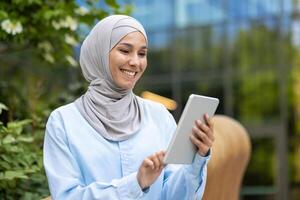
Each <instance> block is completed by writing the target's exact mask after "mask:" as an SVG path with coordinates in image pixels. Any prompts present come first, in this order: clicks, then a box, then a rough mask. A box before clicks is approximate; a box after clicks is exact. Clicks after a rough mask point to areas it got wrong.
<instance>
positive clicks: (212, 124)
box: [204, 113, 214, 129]
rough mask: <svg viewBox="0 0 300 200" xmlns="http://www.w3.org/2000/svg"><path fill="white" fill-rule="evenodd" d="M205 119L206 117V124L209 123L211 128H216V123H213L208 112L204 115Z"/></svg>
mask: <svg viewBox="0 0 300 200" xmlns="http://www.w3.org/2000/svg"><path fill="white" fill-rule="evenodd" d="M204 119H205V122H206V124H207V125H208V126H209V127H210V128H211V129H213V128H214V123H213V121H212V119H211V118H210V117H209V116H208V114H207V113H206V114H205V115H204Z"/></svg>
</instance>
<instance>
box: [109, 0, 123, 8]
mask: <svg viewBox="0 0 300 200" xmlns="http://www.w3.org/2000/svg"><path fill="white" fill-rule="evenodd" d="M105 3H106V4H108V5H109V6H110V7H113V8H119V7H120V6H119V5H118V4H117V2H116V0H105Z"/></svg>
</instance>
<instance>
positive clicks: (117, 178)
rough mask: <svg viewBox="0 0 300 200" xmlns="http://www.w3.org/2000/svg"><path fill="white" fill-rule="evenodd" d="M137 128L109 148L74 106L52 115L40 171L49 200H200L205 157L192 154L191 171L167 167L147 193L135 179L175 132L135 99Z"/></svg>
mask: <svg viewBox="0 0 300 200" xmlns="http://www.w3.org/2000/svg"><path fill="white" fill-rule="evenodd" d="M139 101H140V102H141V104H142V107H141V109H142V113H143V115H142V122H141V123H142V128H141V130H140V131H139V132H138V133H137V134H135V135H134V136H133V137H131V138H130V139H128V140H125V141H121V142H113V141H109V140H106V139H105V138H103V137H102V136H101V135H100V134H99V133H97V132H96V131H95V130H94V129H93V128H92V127H91V126H90V125H89V124H88V122H87V121H86V120H85V119H84V118H83V117H82V116H81V114H80V112H79V111H78V110H77V108H76V106H75V104H74V103H71V104H68V105H66V106H62V107H60V108H58V109H56V110H54V111H53V112H52V113H51V115H50V117H49V119H48V122H47V126H46V134H45V140H44V166H45V170H46V174H47V178H48V183H49V188H50V192H51V196H52V199H55V200H56V199H58V200H60V199H61V200H68V199H72V200H74V199H80V200H92V199H103V200H110V199H112V200H115V199H116V200H117V199H118V200H127V199H144V200H146V199H148V200H159V199H162V200H167V199H170V200H177V199H178V200H194V199H201V198H202V195H203V192H204V188H205V183H206V174H207V172H206V168H207V167H206V166H207V162H208V160H209V157H210V156H207V157H201V156H199V155H198V154H196V156H195V159H194V161H193V164H192V165H167V166H166V167H165V169H164V170H163V171H162V173H161V175H160V176H159V177H158V178H157V180H156V181H155V182H154V183H153V184H152V185H151V186H150V188H149V190H147V191H142V190H141V188H140V186H139V184H138V181H137V178H136V175H137V171H138V169H139V167H140V165H141V163H142V161H143V160H144V159H145V158H146V157H148V156H149V155H151V154H153V153H155V152H157V151H160V150H166V148H167V146H168V144H169V142H170V139H171V137H172V135H173V133H174V131H175V129H176V123H175V120H174V118H173V117H172V115H171V114H170V113H169V112H168V111H167V110H166V109H165V108H164V107H163V106H162V105H160V104H158V103H154V102H151V101H148V100H143V99H141V98H139Z"/></svg>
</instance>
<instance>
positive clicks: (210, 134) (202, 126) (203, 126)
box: [196, 120, 215, 141]
mask: <svg viewBox="0 0 300 200" xmlns="http://www.w3.org/2000/svg"><path fill="white" fill-rule="evenodd" d="M196 125H197V127H198V128H200V129H201V130H202V131H203V132H204V134H205V135H207V136H208V137H209V139H210V140H212V141H214V140H215V138H214V134H213V129H212V128H210V127H209V126H207V125H206V124H204V123H202V122H201V121H200V120H196Z"/></svg>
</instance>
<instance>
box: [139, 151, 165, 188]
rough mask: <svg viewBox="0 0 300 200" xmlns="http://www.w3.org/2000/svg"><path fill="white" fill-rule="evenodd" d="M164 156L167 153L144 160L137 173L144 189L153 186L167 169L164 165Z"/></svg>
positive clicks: (162, 152)
mask: <svg viewBox="0 0 300 200" xmlns="http://www.w3.org/2000/svg"><path fill="white" fill-rule="evenodd" d="M164 156H165V152H164V151H159V152H156V153H155V154H153V155H151V156H149V157H147V158H145V159H144V161H143V162H142V164H141V166H140V168H139V171H138V173H137V180H138V183H139V185H140V186H141V188H142V189H145V188H147V187H149V186H150V185H152V183H153V182H154V181H155V180H156V179H157V178H158V177H159V175H160V173H161V172H162V170H163V168H164V167H165V165H164V163H163V160H164Z"/></svg>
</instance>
